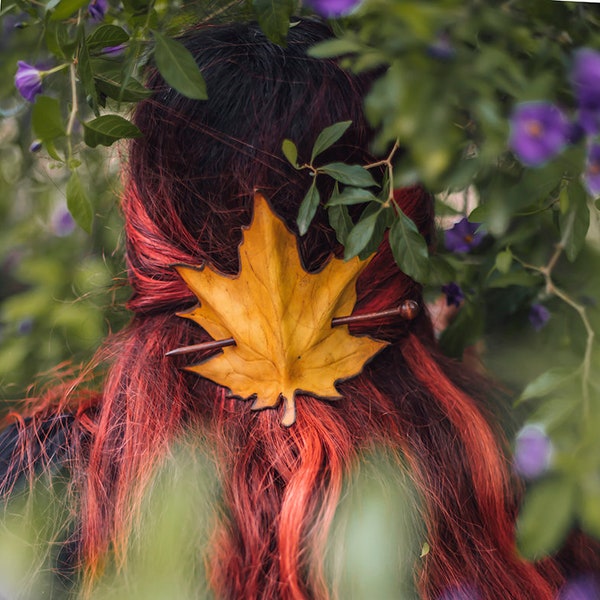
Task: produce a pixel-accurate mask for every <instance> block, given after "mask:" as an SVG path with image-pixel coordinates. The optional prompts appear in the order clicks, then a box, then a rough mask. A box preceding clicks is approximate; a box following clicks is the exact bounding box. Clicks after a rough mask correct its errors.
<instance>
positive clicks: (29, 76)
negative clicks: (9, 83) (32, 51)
mask: <svg viewBox="0 0 600 600" xmlns="http://www.w3.org/2000/svg"><path fill="white" fill-rule="evenodd" d="M15 87H16V88H17V90H18V91H19V94H21V96H23V98H25V100H27V101H28V102H33V101H34V100H35V97H36V96H37V95H38V94H41V93H42V75H41V73H40V71H39V69H36V68H35V67H34V66H32V65H30V64H27V63H26V62H23V61H22V60H20V61H19V62H18V63H17V72H16V74H15Z"/></svg>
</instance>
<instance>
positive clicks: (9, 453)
mask: <svg viewBox="0 0 600 600" xmlns="http://www.w3.org/2000/svg"><path fill="white" fill-rule="evenodd" d="M87 438H89V433H86V432H85V430H84V429H83V428H82V426H81V424H80V421H79V419H78V418H77V417H76V415H75V414H72V413H61V414H56V415H45V416H39V415H38V416H33V417H26V418H21V417H19V418H17V420H16V421H15V422H13V423H11V424H10V425H8V426H7V427H6V428H5V429H4V430H2V431H1V432H0V497H2V496H7V495H12V493H13V491H16V490H15V488H20V487H21V486H22V485H23V484H25V483H27V482H28V481H29V480H30V478H31V477H33V476H38V475H41V474H42V473H48V474H50V475H53V474H56V473H58V472H59V471H63V470H64V469H65V468H67V469H68V468H69V465H70V464H71V463H72V461H73V459H74V458H75V456H76V455H77V454H78V453H80V451H81V447H82V443H85V440H86V439H87Z"/></svg>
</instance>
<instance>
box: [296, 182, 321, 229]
mask: <svg viewBox="0 0 600 600" xmlns="http://www.w3.org/2000/svg"><path fill="white" fill-rule="evenodd" d="M320 201H321V197H320V195H319V190H318V189H317V179H316V178H315V179H314V180H313V182H312V185H311V186H310V188H309V190H308V192H307V194H306V196H304V200H302V204H301V205H300V210H299V211H298V219H297V220H296V223H297V224H298V232H299V233H300V235H304V234H305V233H306V232H307V231H308V227H309V225H310V224H311V222H312V220H313V218H314V216H315V213H316V212H317V208H318V207H319V202H320Z"/></svg>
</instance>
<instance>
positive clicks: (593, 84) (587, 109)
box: [571, 48, 600, 134]
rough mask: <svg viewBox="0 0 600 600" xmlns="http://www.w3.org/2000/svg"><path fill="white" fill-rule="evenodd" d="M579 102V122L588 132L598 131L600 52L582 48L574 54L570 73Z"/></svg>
mask: <svg viewBox="0 0 600 600" xmlns="http://www.w3.org/2000/svg"><path fill="white" fill-rule="evenodd" d="M571 81H572V83H573V89H574V90H575V95H576V96H577V101H578V103H579V123H580V124H581V126H582V127H583V128H584V129H585V131H586V132H587V133H589V134H595V133H598V132H599V131H600V52H597V51H595V50H591V49H590V48H583V49H581V50H579V52H577V54H576V55H575V62H574V64H573V72H572V74H571Z"/></svg>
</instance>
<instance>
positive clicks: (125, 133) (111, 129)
mask: <svg viewBox="0 0 600 600" xmlns="http://www.w3.org/2000/svg"><path fill="white" fill-rule="evenodd" d="M141 135H142V132H141V131H140V130H139V129H138V128H137V127H136V126H135V125H134V124H133V123H131V122H130V121H128V120H127V119H124V118H123V117H120V116H119V115H102V116H101V117H98V118H97V119H94V120H93V121H88V122H87V123H84V124H83V139H84V141H85V143H86V144H87V145H88V146H91V147H92V148H95V147H96V146H98V145H102V146H110V145H111V144H113V143H114V142H116V141H117V140H120V139H123V138H137V137H141Z"/></svg>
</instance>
